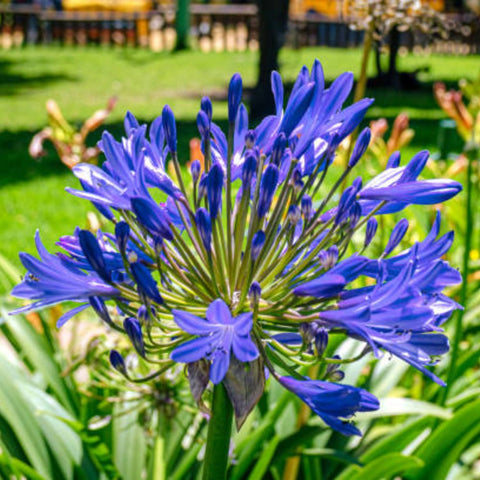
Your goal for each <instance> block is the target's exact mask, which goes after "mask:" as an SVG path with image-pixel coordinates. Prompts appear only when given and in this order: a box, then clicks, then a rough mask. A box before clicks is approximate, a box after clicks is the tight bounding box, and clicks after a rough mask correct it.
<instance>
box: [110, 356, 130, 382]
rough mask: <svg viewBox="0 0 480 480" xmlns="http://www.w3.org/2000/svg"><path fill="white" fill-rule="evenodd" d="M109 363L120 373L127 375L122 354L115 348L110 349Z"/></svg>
mask: <svg viewBox="0 0 480 480" xmlns="http://www.w3.org/2000/svg"><path fill="white" fill-rule="evenodd" d="M110 364H111V365H112V367H113V368H114V369H115V370H117V371H118V372H120V373H121V374H122V375H125V376H127V367H126V365H125V360H124V359H123V357H122V355H121V354H120V353H119V352H117V350H111V351H110Z"/></svg>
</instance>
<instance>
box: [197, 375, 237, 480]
mask: <svg viewBox="0 0 480 480" xmlns="http://www.w3.org/2000/svg"><path fill="white" fill-rule="evenodd" d="M232 419H233V408H232V404H231V403H230V399H229V398H228V395H227V391H226V390H225V387H224V386H223V384H222V383H220V384H218V385H215V387H214V388H213V401H212V416H211V418H210V422H209V424H208V435H207V446H206V450H205V461H204V465H203V480H224V479H225V478H227V466H228V452H229V450H230V434H231V431H232Z"/></svg>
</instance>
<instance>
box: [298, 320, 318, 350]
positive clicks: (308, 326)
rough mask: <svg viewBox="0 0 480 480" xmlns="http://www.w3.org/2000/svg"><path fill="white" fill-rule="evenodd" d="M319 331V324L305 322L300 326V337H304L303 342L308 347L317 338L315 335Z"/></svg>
mask: <svg viewBox="0 0 480 480" xmlns="http://www.w3.org/2000/svg"><path fill="white" fill-rule="evenodd" d="M316 331H317V324H316V323H311V322H304V323H302V324H300V335H301V336H302V339H303V342H304V343H306V344H307V345H310V344H311V343H312V341H313V339H314V338H315V333H316Z"/></svg>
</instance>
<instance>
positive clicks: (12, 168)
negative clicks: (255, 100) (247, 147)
mask: <svg viewBox="0 0 480 480" xmlns="http://www.w3.org/2000/svg"><path fill="white" fill-rule="evenodd" d="M138 120H139V122H140V123H147V124H149V123H150V122H151V119H149V120H144V119H141V118H140V119H138ZM72 123H73V124H78V123H81V122H72ZM217 123H218V124H219V125H220V127H221V128H222V129H223V130H225V128H226V126H227V122H226V119H220V121H218V122H217ZM105 129H106V130H108V131H109V132H110V133H112V135H113V136H114V137H115V138H116V139H117V140H120V138H121V137H122V135H124V129H123V123H122V122H116V123H111V124H108V125H106V127H105ZM105 129H103V128H102V129H99V130H98V131H96V132H93V133H92V134H91V135H90V136H89V137H88V144H89V145H94V144H95V143H96V142H97V141H98V140H99V139H100V137H101V134H102V131H103V130H105ZM177 133H178V149H179V158H180V161H181V162H182V163H187V162H188V160H189V158H190V151H189V142H190V140H191V139H192V138H194V137H197V138H198V136H199V134H198V130H197V125H196V123H195V121H193V120H192V121H184V120H177ZM33 135H34V133H33V132H31V131H26V130H21V131H15V132H12V131H9V130H4V131H1V132H0V152H1V160H0V188H1V187H3V186H5V185H11V184H14V183H18V182H28V181H30V180H32V179H36V178H41V177H48V176H55V175H63V174H65V172H67V171H68V168H67V167H66V166H65V165H63V164H62V163H61V161H60V159H59V158H58V156H57V153H56V151H55V150H54V148H53V147H52V145H51V144H50V143H49V142H46V143H45V147H46V148H45V149H46V151H47V155H46V156H45V157H43V158H41V159H40V160H34V159H32V158H31V157H30V155H29V154H28V145H29V143H30V140H31V139H32V137H33ZM102 159H103V156H102V157H101V158H100V161H102Z"/></svg>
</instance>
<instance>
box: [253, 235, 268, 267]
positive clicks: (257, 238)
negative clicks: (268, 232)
mask: <svg viewBox="0 0 480 480" xmlns="http://www.w3.org/2000/svg"><path fill="white" fill-rule="evenodd" d="M264 243H265V233H264V232H263V231H262V230H259V231H258V232H257V233H255V235H254V236H253V238H252V260H253V261H255V260H256V259H257V258H258V256H259V255H260V252H261V251H262V248H263V245H264Z"/></svg>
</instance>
